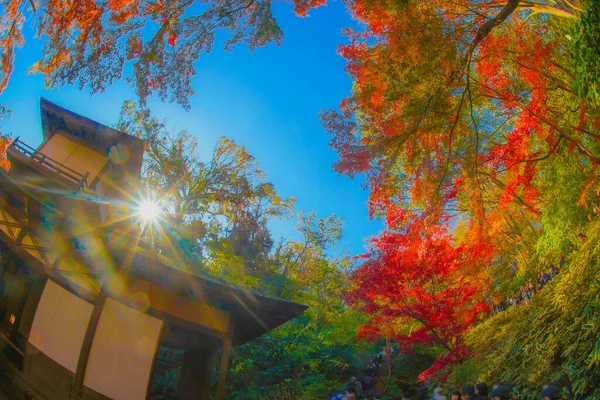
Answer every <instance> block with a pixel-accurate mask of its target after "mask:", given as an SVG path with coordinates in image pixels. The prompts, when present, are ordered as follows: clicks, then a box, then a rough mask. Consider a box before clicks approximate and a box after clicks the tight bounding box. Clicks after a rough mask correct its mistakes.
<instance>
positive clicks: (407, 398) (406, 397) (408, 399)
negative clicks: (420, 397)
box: [402, 393, 410, 400]
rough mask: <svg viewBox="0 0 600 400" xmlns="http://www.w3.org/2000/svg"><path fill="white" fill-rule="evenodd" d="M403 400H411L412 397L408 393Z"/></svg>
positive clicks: (403, 396)
mask: <svg viewBox="0 0 600 400" xmlns="http://www.w3.org/2000/svg"><path fill="white" fill-rule="evenodd" d="M402 400H410V396H409V395H408V394H406V393H404V394H403V395H402Z"/></svg>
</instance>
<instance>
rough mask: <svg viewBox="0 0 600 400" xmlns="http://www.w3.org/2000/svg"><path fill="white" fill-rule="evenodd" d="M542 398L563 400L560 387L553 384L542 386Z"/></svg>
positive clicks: (544, 399) (545, 399)
mask: <svg viewBox="0 0 600 400" xmlns="http://www.w3.org/2000/svg"><path fill="white" fill-rule="evenodd" d="M540 396H541V397H542V400H561V399H562V396H561V394H560V389H559V388H558V387H557V386H555V385H553V384H549V385H544V387H543V388H542V393H540Z"/></svg>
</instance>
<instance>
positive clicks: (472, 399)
mask: <svg viewBox="0 0 600 400" xmlns="http://www.w3.org/2000/svg"><path fill="white" fill-rule="evenodd" d="M442 393H443V389H442V388H437V389H435V390H434V391H433V397H432V398H431V400H448V397H446V396H445V395H443V394H442ZM511 393H512V389H511V387H510V386H509V385H508V384H506V383H498V384H496V385H494V386H493V388H492V390H491V391H488V386H487V384H485V383H483V382H482V383H478V384H477V385H471V384H468V385H465V386H464V387H463V389H462V391H460V390H455V391H453V392H452V393H450V395H449V398H450V400H516V399H515V398H514V397H513V396H512V394H511ZM540 398H541V400H563V397H562V394H561V390H560V389H559V387H558V386H556V385H555V384H553V383H545V384H544V385H542V389H541V391H540ZM402 400H412V398H411V397H410V396H409V395H404V396H402Z"/></svg>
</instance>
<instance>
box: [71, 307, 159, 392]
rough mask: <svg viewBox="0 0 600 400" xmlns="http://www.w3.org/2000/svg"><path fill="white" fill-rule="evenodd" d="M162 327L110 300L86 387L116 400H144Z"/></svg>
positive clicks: (94, 351) (91, 355)
mask: <svg viewBox="0 0 600 400" xmlns="http://www.w3.org/2000/svg"><path fill="white" fill-rule="evenodd" d="M162 324H163V322H162V321H161V320H159V319H157V318H154V317H151V316H149V315H147V314H144V313H141V312H139V311H136V310H134V309H132V308H130V307H127V306H125V305H123V304H121V303H118V302H117V301H115V300H112V299H107V300H106V302H105V304H104V308H103V309H102V314H101V316H100V321H99V322H98V328H97V329H96V334H95V336H94V342H93V343H92V348H91V351H90V356H89V360H88V364H87V368H86V374H85V379H84V381H83V384H84V386H86V387H88V388H90V389H92V390H94V391H96V392H98V393H100V394H103V395H105V396H107V397H109V398H111V399H115V400H138V399H139V400H141V399H145V398H146V391H147V388H148V380H149V379H150V372H151V369H152V362H153V360H154V355H155V354H156V349H157V347H158V340H159V337H160V332H161V329H162Z"/></svg>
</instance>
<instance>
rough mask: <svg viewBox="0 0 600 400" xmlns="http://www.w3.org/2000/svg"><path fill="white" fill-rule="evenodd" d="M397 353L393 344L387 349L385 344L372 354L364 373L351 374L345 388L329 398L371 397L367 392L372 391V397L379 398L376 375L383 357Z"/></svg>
mask: <svg viewBox="0 0 600 400" xmlns="http://www.w3.org/2000/svg"><path fill="white" fill-rule="evenodd" d="M398 355H399V349H398V348H397V347H395V346H390V347H389V349H388V348H386V347H385V346H384V347H383V349H382V350H381V351H380V352H379V353H377V354H373V356H372V357H371V360H370V361H369V363H368V364H367V368H366V370H365V373H364V375H363V376H361V377H360V378H356V377H355V376H353V377H352V378H350V381H348V382H347V383H346V385H345V390H344V391H343V392H342V393H336V394H334V395H333V396H331V397H330V400H365V399H367V398H371V396H370V395H369V393H372V396H373V398H374V399H380V398H381V396H380V394H379V393H378V392H377V391H375V389H376V388H375V384H376V382H377V380H376V375H377V373H378V372H379V371H380V370H381V369H382V367H383V362H384V359H385V360H388V362H389V359H388V357H389V356H391V357H392V358H394V357H397V356H398Z"/></svg>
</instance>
